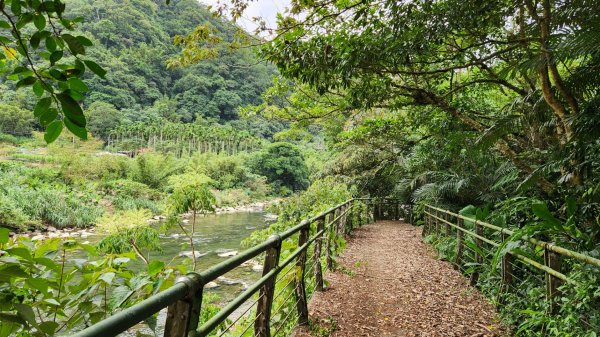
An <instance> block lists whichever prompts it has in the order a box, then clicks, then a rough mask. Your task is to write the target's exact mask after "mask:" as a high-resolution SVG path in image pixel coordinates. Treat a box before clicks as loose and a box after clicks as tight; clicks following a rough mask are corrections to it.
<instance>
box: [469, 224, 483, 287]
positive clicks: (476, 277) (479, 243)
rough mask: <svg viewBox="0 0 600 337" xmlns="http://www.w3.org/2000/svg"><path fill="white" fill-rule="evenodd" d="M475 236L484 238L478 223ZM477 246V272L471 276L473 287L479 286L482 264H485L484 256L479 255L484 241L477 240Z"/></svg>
mask: <svg viewBox="0 0 600 337" xmlns="http://www.w3.org/2000/svg"><path fill="white" fill-rule="evenodd" d="M475 234H477V235H479V236H483V227H482V226H481V225H480V224H478V223H477V222H475ZM475 246H476V247H477V251H476V252H475V263H476V264H477V265H478V266H477V267H476V268H475V271H474V272H473V274H471V285H475V284H477V281H478V280H479V270H478V269H479V268H480V267H481V264H482V263H483V256H481V254H480V253H479V251H481V250H482V249H483V241H482V240H481V239H480V238H475Z"/></svg>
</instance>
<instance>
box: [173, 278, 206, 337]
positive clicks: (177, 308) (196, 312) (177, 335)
mask: <svg viewBox="0 0 600 337" xmlns="http://www.w3.org/2000/svg"><path fill="white" fill-rule="evenodd" d="M177 282H182V283H185V284H187V286H188V288H189V289H190V292H189V294H188V296H186V297H185V298H183V299H181V300H179V301H177V302H175V303H173V304H171V305H169V307H168V309H167V321H166V323H165V332H164V337H185V336H187V335H188V332H190V331H195V330H196V329H197V328H198V320H199V318H200V307H201V306H202V288H203V286H204V285H203V284H202V280H200V277H199V275H198V274H189V275H186V276H182V277H180V278H179V279H178V280H177Z"/></svg>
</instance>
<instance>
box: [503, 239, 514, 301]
mask: <svg viewBox="0 0 600 337" xmlns="http://www.w3.org/2000/svg"><path fill="white" fill-rule="evenodd" d="M501 235H502V241H503V242H504V241H506V239H507V238H508V235H507V234H506V233H504V232H502V234H501ZM512 258H513V256H512V255H511V254H510V253H509V252H505V253H504V255H503V256H502V285H503V286H504V288H505V290H508V286H510V285H511V284H512V281H513V277H512V274H513V270H512V269H513V268H512Z"/></svg>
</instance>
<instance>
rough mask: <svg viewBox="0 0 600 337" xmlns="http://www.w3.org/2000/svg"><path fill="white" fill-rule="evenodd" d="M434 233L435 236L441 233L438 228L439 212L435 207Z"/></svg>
mask: <svg viewBox="0 0 600 337" xmlns="http://www.w3.org/2000/svg"><path fill="white" fill-rule="evenodd" d="M434 220H435V235H436V236H437V237H439V236H440V235H441V234H442V231H441V230H440V212H439V211H438V210H437V209H436V210H435V218H434Z"/></svg>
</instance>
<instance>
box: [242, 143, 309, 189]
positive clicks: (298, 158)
mask: <svg viewBox="0 0 600 337" xmlns="http://www.w3.org/2000/svg"><path fill="white" fill-rule="evenodd" d="M253 166H254V170H255V172H256V173H258V174H260V175H264V176H265V177H267V180H268V181H269V182H270V183H272V184H275V186H276V188H281V187H283V188H288V189H290V190H291V191H297V190H301V189H304V188H306V187H307V185H308V168H307V167H306V164H305V163H304V158H303V156H302V154H301V153H300V151H299V150H298V148H297V147H295V146H294V145H292V144H289V143H274V144H272V145H270V146H269V147H267V148H266V150H265V151H264V152H262V153H260V154H259V155H258V156H257V157H255V161H254V164H253Z"/></svg>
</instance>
